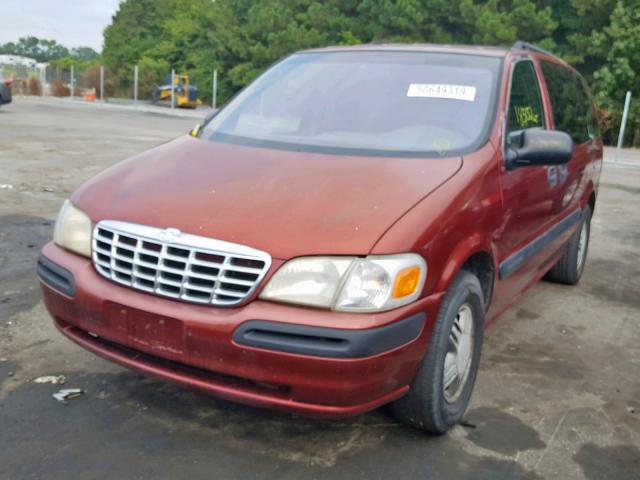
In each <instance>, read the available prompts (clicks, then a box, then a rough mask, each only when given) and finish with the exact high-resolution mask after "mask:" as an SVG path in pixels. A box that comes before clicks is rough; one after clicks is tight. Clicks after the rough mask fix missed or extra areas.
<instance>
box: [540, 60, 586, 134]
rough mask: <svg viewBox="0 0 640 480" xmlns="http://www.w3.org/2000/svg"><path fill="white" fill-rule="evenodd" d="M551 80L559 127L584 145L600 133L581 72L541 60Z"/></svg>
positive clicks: (550, 91)
mask: <svg viewBox="0 0 640 480" xmlns="http://www.w3.org/2000/svg"><path fill="white" fill-rule="evenodd" d="M540 65H541V68H542V73H543V74H544V79H545V81H546V83H547V89H548V91H549V97H550V99H551V107H552V112H553V121H554V124H555V128H556V130H562V131H563V132H567V133H568V134H569V135H570V136H571V138H572V139H573V141H574V143H576V144H581V143H584V142H586V141H587V140H589V139H590V138H594V137H595V136H597V135H598V132H597V128H598V127H597V121H596V116H595V112H594V109H593V104H592V103H591V99H590V97H589V94H588V93H587V89H586V86H585V83H584V80H582V77H580V76H579V75H578V74H577V73H575V72H573V71H571V70H569V69H567V68H564V67H563V66H561V65H558V64H556V63H551V62H546V61H542V62H540Z"/></svg>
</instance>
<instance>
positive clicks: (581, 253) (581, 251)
mask: <svg viewBox="0 0 640 480" xmlns="http://www.w3.org/2000/svg"><path fill="white" fill-rule="evenodd" d="M587 231H588V227H587V222H583V223H582V228H581V229H580V239H579V240H578V259H577V266H578V271H580V270H582V266H583V265H584V260H585V257H586V256H587V238H588V236H587Z"/></svg>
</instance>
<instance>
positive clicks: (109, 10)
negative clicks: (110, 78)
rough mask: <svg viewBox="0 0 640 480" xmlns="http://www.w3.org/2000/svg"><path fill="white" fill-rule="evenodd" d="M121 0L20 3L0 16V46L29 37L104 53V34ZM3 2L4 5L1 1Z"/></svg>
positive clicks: (16, 2)
mask: <svg viewBox="0 0 640 480" xmlns="http://www.w3.org/2000/svg"><path fill="white" fill-rule="evenodd" d="M120 1H121V0H76V1H66V0H60V1H56V0H18V1H15V2H10V3H11V5H10V6H9V5H6V7H7V8H2V9H1V11H2V13H0V43H7V42H15V41H16V40H18V38H20V37H26V36H29V35H32V36H35V37H39V38H46V39H48V40H55V41H56V42H58V43H60V44H62V45H64V46H65V47H68V48H73V47H85V46H86V47H91V48H93V49H95V50H96V51H98V52H100V50H102V31H103V30H104V27H106V26H107V25H109V24H110V23H111V16H112V15H113V14H114V13H116V10H118V5H119V4H120ZM0 3H1V2H0Z"/></svg>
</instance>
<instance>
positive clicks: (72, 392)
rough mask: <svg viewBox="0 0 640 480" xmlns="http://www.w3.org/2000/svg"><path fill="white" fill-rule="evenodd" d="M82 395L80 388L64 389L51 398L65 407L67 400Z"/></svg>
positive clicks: (82, 391)
mask: <svg viewBox="0 0 640 480" xmlns="http://www.w3.org/2000/svg"><path fill="white" fill-rule="evenodd" d="M83 394H84V390H82V389H81V388H65V389H62V390H60V391H59V392H57V393H54V394H53V398H55V399H56V400H57V401H59V402H60V403H64V404H65V405H66V404H67V400H73V399H74V398H78V397H80V396H81V395H83Z"/></svg>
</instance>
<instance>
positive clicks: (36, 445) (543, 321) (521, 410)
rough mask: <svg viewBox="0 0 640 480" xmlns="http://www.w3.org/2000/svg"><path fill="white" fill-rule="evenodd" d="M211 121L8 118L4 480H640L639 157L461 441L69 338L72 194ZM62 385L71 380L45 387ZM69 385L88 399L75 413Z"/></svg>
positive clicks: (512, 343)
mask: <svg viewBox="0 0 640 480" xmlns="http://www.w3.org/2000/svg"><path fill="white" fill-rule="evenodd" d="M199 114H200V112H194V116H193V117H192V116H191V115H190V116H175V115H170V114H169V115H167V114H166V113H163V112H159V113H158V112H154V111H144V110H142V109H139V110H133V109H131V108H126V107H125V108H122V107H118V106H113V107H101V106H86V105H83V104H76V103H74V102H63V101H56V100H54V99H38V98H35V99H33V98H27V99H24V98H17V99H16V100H15V101H14V103H13V104H11V105H7V106H2V107H1V108H0V479H2V480H4V479H7V480H13V479H26V478H30V479H31V478H36V479H40V478H42V479H93V478H95V479H154V480H160V479H176V478H189V479H194V480H195V479H205V478H206V479H211V478H215V479H227V478H242V479H263V478H264V479H274V478H278V479H280V478H283V479H302V478H313V479H337V478H349V479H376V478H380V479H403V478H420V479H462V478H469V479H474V480H475V479H487V480H501V479H505V480H507V479H508V480H519V479H541V478H544V479H562V480H572V479H576V480H577V479H586V480H599V479H614V480H630V479H635V480H637V479H640V373H639V372H640V168H636V167H635V166H634V165H635V164H636V163H637V165H638V166H639V167H640V152H637V151H636V152H634V151H627V152H625V156H624V163H625V164H629V165H623V166H620V165H613V164H609V163H606V164H605V166H604V169H603V173H602V179H601V189H600V195H599V197H598V200H597V206H596V209H595V216H594V218H593V224H592V241H591V246H590V250H589V259H588V263H587V266H586V271H585V275H584V278H583V280H582V282H581V283H580V285H579V286H577V287H567V286H561V285H555V284H551V283H545V282H541V283H539V284H537V285H535V286H534V287H533V288H532V289H531V290H530V291H529V292H528V293H527V294H526V295H525V296H524V297H523V298H522V299H521V300H520V301H519V302H518V303H517V304H516V305H514V306H513V307H512V308H511V309H510V310H509V311H508V312H506V313H505V314H504V315H503V316H502V317H501V318H500V319H499V320H498V321H497V322H495V324H494V325H493V326H492V327H491V328H490V329H489V330H488V332H487V334H486V339H485V345H484V350H483V353H482V361H481V368H480V374H479V378H478V382H477V384H476V389H475V392H474V395H473V398H472V402H471V405H470V408H469V411H468V413H467V415H466V418H465V422H464V425H463V426H458V427H456V428H454V429H453V430H452V431H451V432H450V433H449V434H447V435H445V436H441V437H432V436H428V435H425V434H423V433H421V432H419V431H416V430H413V429H410V428H407V427H404V426H402V425H400V424H398V423H397V422H396V421H395V420H394V419H393V417H391V416H390V415H389V413H388V412H387V410H386V409H384V408H383V409H379V410H376V411H374V412H371V413H368V414H366V415H361V416H359V417H356V418H353V419H350V420H348V421H340V422H319V421H313V420H309V419H306V418H302V417H297V416H292V415H287V414H282V413H276V412H272V411H268V410H261V409H257V408H251V407H245V406H241V405H237V404H233V403H229V402H225V401H220V400H217V399H214V398H211V397H209V396H206V395H203V394H200V393H197V392H193V391H189V390H186V389H183V388H181V387H177V386H174V385H169V384H166V383H164V382H161V381H158V380H155V379H151V378H146V377H143V376H140V375H138V374H136V373H133V372H131V371H128V370H126V369H124V368H121V367H119V366H116V365H114V364H111V363H109V362H107V361H105V360H102V359H101V358H98V357H96V356H94V355H92V354H91V353H88V352H86V351H84V350H82V349H81V348H79V347H77V346H75V345H74V344H72V343H71V342H70V341H68V340H66V339H65V338H63V337H62V336H61V335H60V334H59V333H58V332H57V331H56V330H55V328H54V327H53V325H52V322H51V320H50V318H49V316H48V314H47V312H46V310H45V308H44V306H43V304H42V302H41V299H40V292H39V289H38V285H37V280H36V276H35V270H34V265H35V261H36V258H37V255H38V253H39V249H40V247H41V246H42V245H43V244H44V243H46V242H47V241H48V240H49V239H50V238H51V234H52V227H53V220H54V218H55V215H56V213H57V211H58V209H59V207H60V205H61V203H62V201H63V200H64V199H65V198H66V197H68V196H69V194H70V193H71V192H72V191H73V190H74V189H75V188H77V187H78V186H79V185H80V184H81V183H82V182H83V181H85V180H86V179H88V178H90V177H92V176H93V175H95V174H97V173H98V172H100V171H101V170H103V169H105V168H106V167H108V166H110V165H112V164H114V163H115V162H117V161H119V160H122V159H124V158H127V157H129V156H132V155H134V154H136V153H138V152H141V151H144V150H145V149H148V148H150V147H152V146H154V145H157V144H159V143H162V142H164V141H167V140H170V139H172V138H175V137H176V136H178V135H182V134H185V133H186V132H188V131H189V130H190V129H191V128H192V127H193V125H194V124H195V123H196V122H197V121H198V120H199V118H198V115H199ZM202 116H204V114H202ZM610 154H611V151H607V155H610ZM48 375H54V376H60V375H63V376H64V379H65V382H64V384H52V383H38V382H36V381H35V380H36V379H38V378H40V377H42V376H48ZM61 388H79V389H82V390H84V391H85V393H84V395H82V396H79V397H77V398H74V399H71V400H69V401H68V404H66V405H65V404H62V403H60V402H58V401H56V400H55V399H54V398H53V397H52V394H53V393H55V392H57V391H58V390H60V389H61Z"/></svg>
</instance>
